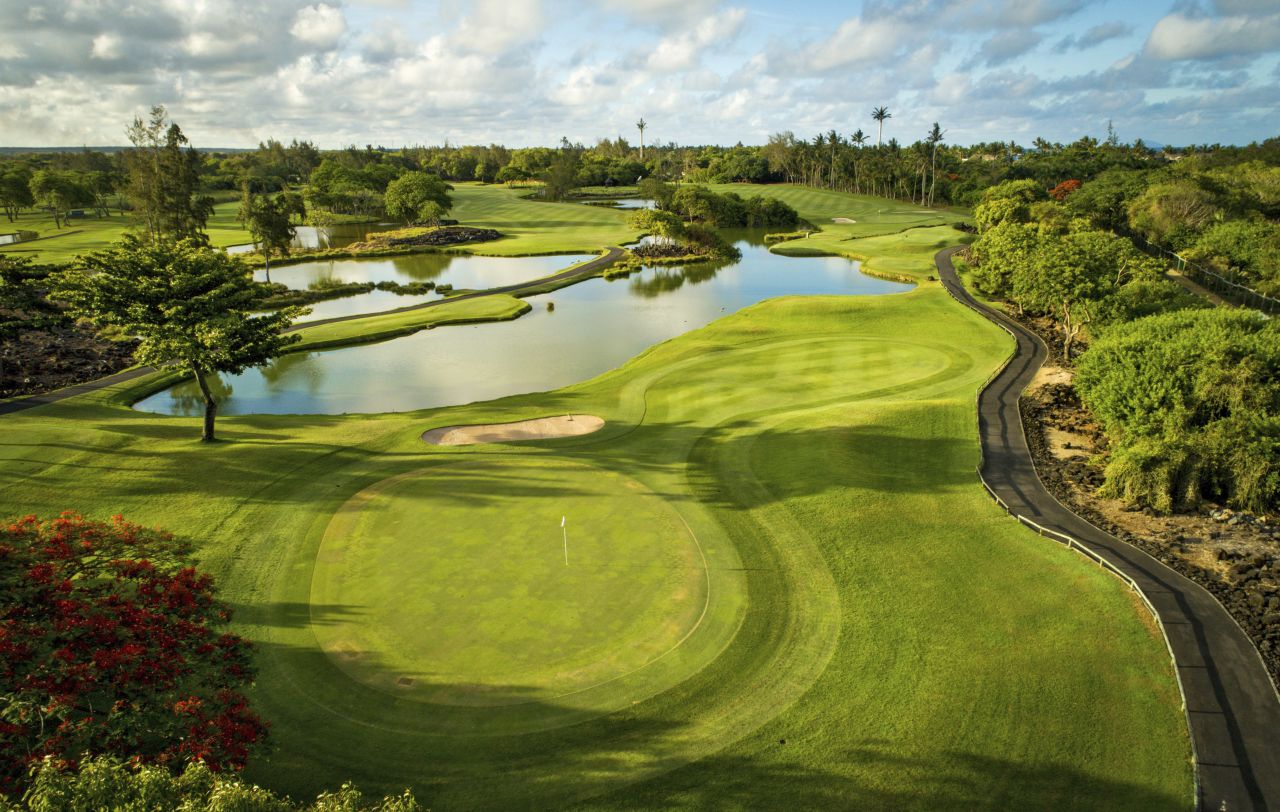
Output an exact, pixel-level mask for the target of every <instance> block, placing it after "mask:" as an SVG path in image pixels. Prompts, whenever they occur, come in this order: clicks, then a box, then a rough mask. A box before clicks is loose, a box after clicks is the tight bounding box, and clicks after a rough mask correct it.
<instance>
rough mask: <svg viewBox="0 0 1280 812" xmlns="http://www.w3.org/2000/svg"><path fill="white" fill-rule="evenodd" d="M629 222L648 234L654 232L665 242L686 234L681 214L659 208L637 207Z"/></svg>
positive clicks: (674, 240) (633, 226)
mask: <svg viewBox="0 0 1280 812" xmlns="http://www.w3.org/2000/svg"><path fill="white" fill-rule="evenodd" d="M628 224H629V225H630V226H631V227H632V228H634V229H636V230H637V231H642V232H644V233H646V234H652V235H653V236H655V237H657V238H658V239H659V240H661V241H663V242H668V243H670V242H676V241H677V240H679V239H680V238H681V237H682V236H684V223H683V222H682V221H681V219H680V215H678V214H675V213H673V212H668V211H659V210H657V209H637V210H636V211H634V212H632V213H631V217H630V218H629V219H628Z"/></svg>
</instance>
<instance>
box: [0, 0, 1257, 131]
mask: <svg viewBox="0 0 1280 812" xmlns="http://www.w3.org/2000/svg"><path fill="white" fill-rule="evenodd" d="M0 1H2V0H0ZM1091 2H1092V0H868V1H867V2H866V3H865V4H864V5H863V6H862V9H861V11H859V12H857V13H854V14H850V13H848V12H844V13H841V12H840V10H839V9H838V8H835V9H833V8H830V7H827V8H820V7H817V6H814V7H812V8H806V9H805V13H804V14H796V13H792V12H790V11H789V10H788V9H787V8H786V7H785V6H783V5H781V2H780V0H779V5H778V6H777V7H776V9H775V10H774V11H768V10H765V11H761V10H760V9H759V8H758V7H757V6H755V5H753V6H752V7H751V8H750V9H748V10H745V11H744V10H743V8H740V7H738V6H742V5H745V4H742V3H740V2H739V3H736V4H735V2H734V0H648V2H641V0H591V2H590V4H589V5H584V3H582V2H580V0H533V1H531V2H502V1H501V0H473V1H472V2H467V0H59V2H55V0H36V2H34V3H32V4H30V5H25V6H23V8H22V9H19V10H15V12H14V13H12V14H10V15H9V16H8V17H7V18H6V19H5V25H6V34H7V36H6V37H4V38H3V39H0V144H40V143H44V144H81V143H98V144H110V143H119V142H120V141H121V139H122V129H123V126H124V124H125V123H127V122H128V121H129V119H130V118H131V117H132V116H133V115H135V114H136V113H139V112H143V111H145V110H146V108H147V107H148V106H150V105H151V104H154V103H157V102H161V103H165V104H167V105H168V106H169V107H170V109H171V111H172V113H173V115H174V117H175V119H176V120H177V121H179V122H180V123H181V124H182V126H183V128H184V130H186V131H187V132H188V134H189V135H190V136H191V137H192V139H193V141H194V142H195V143H197V144H199V145H201V146H240V145H252V144H255V143H257V142H258V141H259V140H262V139H264V138H266V137H280V138H284V139H286V140H288V139H289V138H293V137H298V138H313V139H316V140H318V141H319V142H320V143H321V144H322V145H324V146H328V147H336V146H342V145H344V144H347V143H358V144H365V143H375V144H377V143H383V144H387V145H390V146H395V145H399V144H403V143H439V142H441V141H443V140H444V139H445V138H448V139H449V140H451V141H452V142H454V143H459V142H490V141H501V142H506V143H509V144H512V145H522V144H531V143H541V144H552V143H555V142H556V141H558V140H559V137H560V136H561V135H567V136H569V137H570V138H571V139H574V140H582V141H584V142H590V141H592V140H593V139H594V138H595V137H599V136H610V137H612V136H614V135H616V134H618V133H619V132H621V133H624V134H633V133H634V128H633V127H632V124H633V123H634V122H635V120H636V119H637V118H639V117H640V116H644V118H645V119H646V120H647V121H649V122H650V123H651V129H650V130H649V131H647V132H646V140H648V141H651V142H652V141H657V140H667V139H670V140H678V141H681V142H683V143H708V142H717V141H718V142H722V143H733V142H735V141H738V140H742V141H744V142H747V143H753V142H754V143H760V142H762V141H763V140H764V139H765V138H766V137H767V136H768V135H769V134H770V133H771V132H775V131H779V130H787V129H790V130H793V131H795V132H796V134H797V135H798V136H803V135H808V136H810V137H811V136H812V134H813V133H817V132H825V131H827V130H830V129H832V128H835V129H837V130H838V131H840V132H842V133H846V134H847V133H850V132H852V131H853V130H854V129H857V128H859V127H860V128H862V129H864V130H868V131H871V132H872V133H873V134H874V124H873V123H872V122H871V121H870V119H869V113H870V110H871V109H872V108H873V107H875V106H878V105H880V104H885V105H888V106H889V107H890V108H891V110H892V112H893V116H894V117H893V119H891V120H890V122H889V123H888V126H887V127H886V131H885V137H886V138H889V137H894V136H896V137H898V138H899V139H901V140H904V141H910V140H913V139H915V138H918V137H921V136H923V135H924V133H925V132H926V131H927V129H928V127H929V125H930V124H931V123H932V122H933V121H935V120H937V121H939V122H941V124H942V125H943V126H944V127H945V128H946V129H947V130H948V131H949V140H955V141H958V142H964V141H966V140H974V139H980V140H1008V139H1009V138H1013V137H1022V136H1023V135H1026V136H1027V137H1031V136H1035V135H1044V136H1046V137H1049V138H1051V139H1054V140H1071V139H1072V138H1074V137H1078V135H1079V134H1083V133H1084V132H1089V133H1090V134H1093V135H1095V136H1096V135H1099V134H1101V133H1102V132H1103V130H1104V128H1105V124H1106V119H1107V118H1114V119H1115V120H1116V126H1117V127H1119V128H1120V129H1121V132H1122V135H1124V136H1128V135H1129V134H1133V135H1142V136H1143V137H1146V138H1152V139H1155V140H1160V141H1165V142H1170V143H1180V142H1185V141H1186V140H1188V139H1194V140H1197V141H1199V140H1211V141H1219V140H1241V139H1243V140H1248V139H1251V138H1258V137H1266V136H1267V135H1274V134H1275V124H1274V120H1275V114H1276V108H1277V107H1280V98H1278V96H1280V94H1278V93H1277V91H1276V90H1275V86H1276V84H1277V80H1278V79H1280V73H1277V72H1276V71H1280V67H1277V68H1276V69H1275V71H1273V65H1272V63H1271V62H1269V61H1265V60H1263V59H1259V55H1260V54H1266V53H1271V54H1276V55H1280V44H1277V42H1280V41H1278V40H1274V39H1272V37H1273V33H1271V32H1273V28H1274V23H1275V20H1274V18H1275V17H1276V15H1277V13H1278V12H1280V9H1277V7H1276V5H1275V0H1267V2H1254V0H1182V2H1181V3H1180V4H1179V5H1178V6H1177V7H1176V8H1175V9H1174V11H1171V12H1168V13H1167V14H1166V13H1162V12H1160V11H1151V10H1149V9H1147V8H1145V7H1142V8H1139V7H1138V5H1140V4H1135V5H1133V6H1132V7H1123V8H1122V7H1119V6H1116V7H1115V11H1116V13H1115V14H1114V15H1112V16H1114V17H1116V19H1115V20H1114V21H1111V22H1103V23H1101V24H1098V25H1093V26H1092V27H1091V28H1087V29H1086V30H1082V31H1081V30H1079V29H1082V28H1084V26H1082V25H1076V24H1075V20H1076V19H1077V18H1076V15H1078V14H1080V12H1081V11H1082V10H1084V9H1086V7H1087V6H1089V5H1090V4H1091ZM757 12H758V13H757ZM1239 20H1245V21H1246V22H1245V23H1243V24H1241V23H1240V22H1239ZM1090 22H1091V23H1092V22H1096V21H1094V20H1091V21H1090ZM1269 26H1270V27H1269ZM1137 32H1141V34H1144V35H1147V36H1146V45H1144V46H1141V47H1137V48H1136V49H1135V50H1134V52H1133V53H1129V54H1127V55H1125V56H1124V57H1123V58H1122V59H1119V60H1117V61H1115V62H1114V64H1107V63H1106V62H1105V61H1103V60H1104V59H1109V58H1113V57H1114V54H1113V53H1111V52H1110V51H1101V50H1100V49H1097V48H1096V47H1095V46H1096V45H1098V44H1101V43H1105V42H1111V41H1115V40H1117V39H1118V38H1122V37H1129V36H1135V37H1136V36H1137ZM1046 43H1051V44H1052V45H1050V46H1047V45H1046ZM1050 49H1052V50H1054V51H1059V52H1063V51H1071V52H1072V58H1071V59H1069V60H1062V59H1056V60H1054V62H1053V68H1052V70H1051V71H1050V70H1048V69H1046V68H1045V67H1044V66H1043V65H1042V64H1041V63H1040V62H1039V61H1038V59H1037V57H1038V55H1040V54H1041V53H1046V52H1048V51H1049V50H1050ZM85 77H92V78H93V81H92V82H87V81H85ZM1223 100H1229V102H1230V103H1233V104H1237V105H1244V106H1242V107H1239V108H1238V109H1237V110H1235V111H1234V112H1233V114H1232V115H1231V116H1230V117H1226V118H1224V117H1223V116H1221V115H1220V113H1221V111H1222V110H1223V109H1224V108H1223V106H1222V105H1223V104H1226V103H1227V101H1223ZM1224 122H1225V123H1224ZM1196 128H1201V129H1199V130H1197V129H1196Z"/></svg>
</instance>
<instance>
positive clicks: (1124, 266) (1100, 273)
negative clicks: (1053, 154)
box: [971, 181, 1187, 358]
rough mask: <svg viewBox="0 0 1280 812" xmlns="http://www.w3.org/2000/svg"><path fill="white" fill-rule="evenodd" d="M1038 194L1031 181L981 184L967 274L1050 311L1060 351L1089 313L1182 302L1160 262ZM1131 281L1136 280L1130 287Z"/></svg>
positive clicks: (1024, 304) (1107, 314) (1029, 308)
mask: <svg viewBox="0 0 1280 812" xmlns="http://www.w3.org/2000/svg"><path fill="white" fill-rule="evenodd" d="M1045 197H1047V195H1046V194H1045V192H1044V191H1043V190H1042V189H1040V188H1039V187H1038V186H1037V185H1036V184H1035V182H1034V181H1011V182H1008V183H1004V184H1001V185H999V186H996V187H994V188H992V189H989V190H988V191H987V193H986V194H985V195H984V199H983V202H982V203H981V204H980V205H979V206H978V207H977V209H976V210H975V211H974V219H975V220H976V221H977V222H978V225H979V228H980V230H981V236H980V237H979V238H978V240H977V241H976V242H975V243H974V245H973V248H972V251H971V255H972V257H973V259H974V260H975V261H976V263H977V267H976V269H975V271H974V276H973V278H974V282H975V284H976V285H977V286H978V288H979V289H980V290H982V291H983V292H985V293H988V294H992V295H998V296H1004V297H1006V298H1008V299H1009V300H1010V301H1012V302H1014V303H1015V304H1016V305H1018V307H1019V308H1020V309H1021V310H1022V311H1023V312H1026V313H1032V314H1036V315H1046V316H1049V317H1051V318H1052V319H1053V320H1054V321H1055V322H1056V323H1057V325H1058V327H1059V329H1060V330H1061V333H1062V351H1063V355H1064V356H1065V357H1067V358H1070V357H1071V353H1072V349H1073V346H1074V344H1075V342H1076V340H1077V339H1078V338H1079V337H1080V335H1081V332H1082V331H1083V330H1084V329H1085V327H1086V326H1087V325H1089V324H1091V323H1093V322H1095V321H1098V320H1100V319H1101V320H1112V321H1114V320H1115V319H1116V318H1118V317H1119V316H1120V315H1121V314H1124V313H1126V312H1128V311H1133V312H1138V311H1143V312H1148V313H1149V312H1158V311H1159V310H1160V309H1163V308H1175V307H1181V306H1184V305H1185V304H1186V303H1187V300H1186V298H1185V297H1183V296H1181V295H1179V294H1178V293H1177V292H1176V291H1173V290H1172V289H1171V286H1172V283H1170V282H1168V281H1165V280H1164V279H1163V273H1164V267H1163V265H1162V264H1161V263H1160V262H1158V261H1157V260H1154V259H1152V258H1150V257H1148V256H1146V255H1145V254H1143V253H1141V252H1140V251H1138V250H1137V249H1136V248H1135V247H1134V245H1133V243H1132V242H1131V241H1130V240H1128V239H1126V238H1124V237H1119V236H1116V235H1115V234H1112V233H1111V232H1109V231H1103V230H1101V229H1097V228H1094V227H1093V226H1092V224H1090V222H1089V221H1088V220H1085V219H1083V218H1078V217H1073V216H1071V211H1070V209H1068V208H1067V207H1066V206H1064V205H1063V204H1062V203H1058V202H1056V201H1053V200H1045V199H1042V198H1045ZM1133 285H1139V286H1141V287H1140V288H1139V289H1137V290H1130V286H1133ZM1139 291H1141V295H1139Z"/></svg>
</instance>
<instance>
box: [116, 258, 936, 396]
mask: <svg viewBox="0 0 1280 812" xmlns="http://www.w3.org/2000/svg"><path fill="white" fill-rule="evenodd" d="M730 236H731V237H733V238H734V240H735V244H736V245H737V246H738V247H739V249H741V251H742V259H741V260H740V261H738V262H735V263H730V264H721V265H716V264H695V265H687V266H683V267H670V268H651V269H646V270H644V271H643V272H641V273H638V274H633V275H632V276H631V277H630V278H626V279H616V280H606V279H591V280H588V281H586V282H581V283H579V284H577V285H573V286H571V287H568V288H563V289H561V290H558V291H555V292H553V293H548V294H543V295H539V296H532V297H529V298H528V299H527V301H528V302H529V304H531V305H532V306H533V310H532V312H530V313H528V314H526V315H524V316H522V317H520V318H519V319H516V320H515V321H510V322H495V323H491V324H476V325H468V326H454V327H441V328H438V329H435V330H424V331H422V332H420V333H416V334H414V335H411V336H406V337H404V338H398V339H395V340H393V341H387V342H384V343H381V344H367V345H362V346H357V347H346V348H342V349H334V350H326V351H323V352H313V353H294V354H291V355H286V356H284V357H282V358H279V359H277V360H276V361H275V362H274V363H272V364H270V365H268V366H266V367H263V368H261V369H251V370H249V371H247V372H245V373H244V374H241V375H234V376H225V377H224V378H223V380H222V381H221V382H220V383H219V385H218V391H219V392H221V393H222V395H223V399H222V401H221V405H220V406H219V410H218V411H219V413H220V414H251V413H269V414H342V413H346V412H390V411H407V410H411V409H423V408H429V407H436V406H447V405H455V404H462V403H470V402H473V401H479V400H489V399H492V398H499V397H504V396H506V395H515V394H520V393H525V392H539V391H545V390H550V389H556V388H559V387H562V386H567V385H569V384H572V383H577V382H578V381H582V380H585V379H587V378H590V377H593V376H595V375H598V374H600V373H602V372H605V371H606V370H609V369H612V368H614V367H617V366H619V365H621V364H622V363H623V362H625V361H626V360H627V359H628V358H631V357H632V356H634V355H636V354H637V353H639V352H641V351H642V350H644V349H646V348H648V347H650V346H652V345H654V344H657V343H659V342H661V341H665V340H666V339H669V338H674V337H675V336H678V335H680V334H681V333H684V332H687V331H689V330H692V329H694V328H697V327H701V326H703V325H705V324H708V323H710V322H712V321H714V320H715V319H718V318H720V317H722V316H725V315H727V314H729V313H732V312H734V311H736V310H739V309H741V308H743V307H746V306H748V305H751V304H755V303H756V302H759V301H762V300H764V299H768V298H771V297H775V296H783V295H788V294H846V295H854V296H857V295H864V296H865V295H880V294H888V293H898V292H901V291H905V290H909V289H910V287H911V286H910V285H905V284H901V283H898V282H889V281H885V280H882V279H875V278H873V277H870V276H864V275H863V274H862V273H861V271H859V269H858V263H856V262H853V261H851V260H847V259H843V258H840V257H803V258H793V257H783V256H780V255H777V254H773V253H770V252H769V251H768V249H767V248H765V246H764V245H763V242H762V241H761V238H762V236H763V234H762V233H755V234H746V233H734V234H731V235H730ZM344 273H345V271H344ZM549 302H553V303H554V304H555V309H554V310H549V309H548V308H547V304H548V303H549ZM136 408H138V409H142V410H145V411H151V412H160V413H164V414H184V415H194V414H199V413H200V411H201V406H200V401H199V391H198V390H197V389H196V387H195V385H194V383H190V382H188V383H183V384H179V385H178V386H175V387H173V388H171V389H168V390H166V391H163V392H160V393H157V394H155V395H153V396H151V397H149V398H146V399H145V400H142V401H140V402H139V403H137V404H136Z"/></svg>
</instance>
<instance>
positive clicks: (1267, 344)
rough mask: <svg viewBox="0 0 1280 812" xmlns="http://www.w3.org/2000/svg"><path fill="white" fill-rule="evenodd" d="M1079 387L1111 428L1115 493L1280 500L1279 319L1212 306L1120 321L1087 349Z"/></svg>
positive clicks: (1259, 502)
mask: <svg viewBox="0 0 1280 812" xmlns="http://www.w3.org/2000/svg"><path fill="white" fill-rule="evenodd" d="M1076 387H1077V389H1078V390H1079V392H1080V396H1081V398H1082V400H1083V401H1084V403H1085V404H1086V405H1087V406H1088V407H1089V408H1090V409H1091V410H1092V411H1093V413H1094V414H1096V415H1097V416H1098V418H1099V419H1100V420H1101V421H1102V423H1103V425H1104V427H1105V428H1106V431H1107V434H1108V436H1109V438H1110V439H1111V444H1112V448H1113V453H1112V455H1111V459H1110V460H1109V461H1108V463H1107V466H1106V482H1105V485H1104V489H1105V492H1106V493H1107V494H1110V495H1113V496H1117V497H1120V498H1123V499H1126V500H1127V501H1129V502H1132V503H1134V504H1138V505H1145V506H1148V507H1152V508H1154V509H1156V510H1161V511H1169V510H1173V509H1176V508H1179V507H1191V506H1194V505H1195V504H1196V503H1197V502H1199V501H1200V500H1201V499H1204V498H1210V499H1215V500H1217V501H1221V502H1225V503H1227V504H1230V505H1232V506H1234V507H1238V508H1242V509H1244V510H1254V511H1265V510H1269V509H1273V508H1275V507H1276V506H1277V505H1278V504H1280V324H1277V323H1276V322H1275V321H1271V320H1268V319H1266V318H1265V317H1263V316H1262V314H1260V313H1256V312H1253V311H1247V310H1222V309H1210V310H1179V311H1176V312H1172V313H1164V314H1162V315H1157V316H1150V317H1148V318H1143V319H1138V320H1137V321H1133V322H1130V323H1127V324H1117V325H1114V326H1112V327H1111V328H1109V329H1108V330H1106V331H1105V332H1104V333H1103V335H1102V336H1101V337H1100V338H1099V339H1098V340H1097V341H1096V342H1095V343H1094V345H1093V346H1092V347H1090V348H1089V350H1088V351H1087V352H1085V353H1084V354H1083V355H1082V356H1081V358H1080V362H1079V374H1078V375H1077V377H1076Z"/></svg>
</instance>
